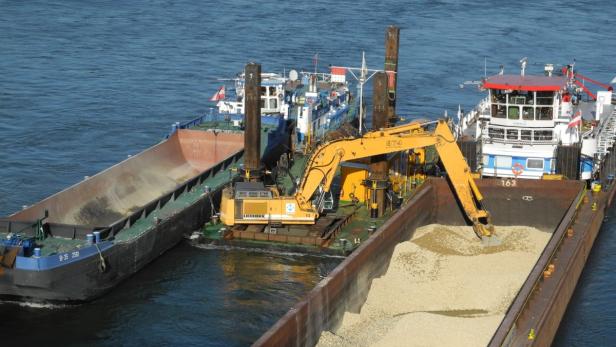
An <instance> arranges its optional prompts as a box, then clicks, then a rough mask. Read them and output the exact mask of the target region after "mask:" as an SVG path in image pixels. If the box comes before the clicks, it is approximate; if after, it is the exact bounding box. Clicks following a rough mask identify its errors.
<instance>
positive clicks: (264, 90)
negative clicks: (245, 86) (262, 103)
mask: <svg viewBox="0 0 616 347" xmlns="http://www.w3.org/2000/svg"><path fill="white" fill-rule="evenodd" d="M266 95H267V87H261V96H266Z"/></svg>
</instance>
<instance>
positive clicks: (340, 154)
mask: <svg viewBox="0 0 616 347" xmlns="http://www.w3.org/2000/svg"><path fill="white" fill-rule="evenodd" d="M432 123H434V122H432ZM428 124H430V123H409V124H405V125H401V126H397V127H391V128H386V129H381V130H375V131H371V132H367V133H365V134H364V135H363V136H360V137H357V138H343V139H338V140H333V141H329V142H326V143H324V144H322V145H320V146H318V147H317V148H316V149H315V150H314V152H313V154H312V155H311V157H310V159H309V160H308V162H307V166H306V170H305V172H304V175H303V177H302V179H301V181H300V184H299V186H298V188H297V190H296V192H295V194H294V195H292V196H281V195H280V193H279V191H278V189H277V188H276V187H266V186H265V185H264V184H263V183H262V182H237V183H236V184H235V185H234V186H233V187H227V188H225V189H224V190H223V193H222V201H221V208H220V209H221V211H220V219H221V221H222V222H223V223H224V224H225V225H228V226H233V225H236V224H269V225H289V224H315V223H316V220H317V218H319V215H320V213H321V212H322V211H323V200H324V196H325V193H326V192H329V189H330V186H331V184H332V181H333V179H334V175H335V173H336V170H337V169H338V166H339V165H340V163H341V162H344V161H350V160H355V159H360V158H367V157H372V156H376V155H381V154H388V153H394V152H399V151H405V150H410V149H415V148H424V147H428V146H432V145H434V146H435V147H436V150H437V152H438V154H439V156H440V159H441V161H442V163H443V165H444V167H445V170H446V171H447V176H448V177H449V180H450V181H451V185H452V186H453V190H454V192H455V194H456V196H457V197H458V199H459V201H460V203H461V204H462V207H463V209H464V212H465V213H466V216H468V218H469V219H470V220H471V222H472V223H473V228H474V230H475V233H476V234H477V235H478V236H479V237H480V238H482V239H483V238H486V237H490V236H492V235H493V233H494V227H493V226H492V224H491V221H490V214H489V213H488V212H487V211H485V210H484V209H482V208H481V207H480V203H481V200H482V199H483V197H482V195H481V193H480V192H479V189H478V188H477V185H476V184H475V181H474V180H473V177H472V175H471V170H470V168H469V167H468V165H467V164H466V161H465V160H464V157H463V156H462V152H461V151H460V148H459V147H458V145H457V143H456V141H455V138H454V136H453V134H452V132H451V130H450V129H449V126H448V125H447V123H446V122H445V121H444V120H439V121H437V122H436V127H435V128H434V129H433V130H427V125H428Z"/></svg>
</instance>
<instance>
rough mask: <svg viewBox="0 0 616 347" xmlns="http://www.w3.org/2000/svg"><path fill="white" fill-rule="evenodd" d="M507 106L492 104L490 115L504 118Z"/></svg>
mask: <svg viewBox="0 0 616 347" xmlns="http://www.w3.org/2000/svg"><path fill="white" fill-rule="evenodd" d="M506 107H507V106H505V105H492V117H494V118H505V117H507V108H506Z"/></svg>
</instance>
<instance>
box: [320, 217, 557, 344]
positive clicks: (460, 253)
mask: <svg viewBox="0 0 616 347" xmlns="http://www.w3.org/2000/svg"><path fill="white" fill-rule="evenodd" d="M496 233H497V235H498V238H499V239H500V240H501V242H502V243H501V244H500V245H498V246H492V247H485V246H483V245H482V243H481V241H480V240H479V239H477V238H476V237H475V233H474V232H473V230H472V228H471V227H457V226H456V227H453V226H443V225H436V224H433V225H428V226H425V227H422V228H420V229H417V231H416V232H415V234H414V236H413V238H412V239H411V240H410V241H407V242H403V243H400V244H399V245H397V246H396V248H395V250H394V253H393V256H392V259H391V263H390V265H389V268H388V269H387V272H386V274H385V275H383V276H382V277H380V278H376V279H374V280H373V282H372V286H371V288H370V292H369V294H368V298H367V300H366V303H365V304H364V305H363V306H362V308H361V312H360V313H359V314H356V313H350V312H347V313H345V315H344V317H343V320H342V323H341V325H340V327H339V328H338V330H337V331H335V332H324V333H323V334H322V335H321V339H320V340H319V343H318V346H323V347H324V346H444V345H448V346H454V345H455V346H485V345H487V344H488V342H489V341H490V339H491V337H492V335H493V334H494V332H495V330H496V328H497V327H498V325H499V324H500V322H501V321H502V319H503V317H504V314H505V312H506V311H507V308H508V307H509V305H510V304H511V302H512V301H513V299H514V297H515V295H516V294H517V292H518V291H519V289H520V287H521V286H522V284H523V283H524V281H525V280H526V277H527V276H528V274H529V272H530V270H531V269H532V268H533V266H534V265H535V263H536V262H537V259H538V258H539V255H540V254H541V251H542V250H543V249H544V248H545V245H546V244H547V242H548V240H549V238H550V236H551V234H550V233H546V232H542V231H540V230H538V229H535V228H529V227H519V226H513V227H498V228H497V229H496Z"/></svg>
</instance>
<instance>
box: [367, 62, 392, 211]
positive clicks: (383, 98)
mask: <svg viewBox="0 0 616 347" xmlns="http://www.w3.org/2000/svg"><path fill="white" fill-rule="evenodd" d="M372 90H373V95H372V130H379V129H382V128H386V127H387V123H388V119H387V107H388V101H389V99H388V95H387V74H386V73H384V72H377V73H376V74H375V75H374V77H373V85H372ZM387 170H388V167H387V156H386V155H379V156H375V157H372V160H371V164H370V172H371V174H370V179H369V180H370V181H371V184H372V187H371V189H372V190H374V194H372V196H373V197H374V198H373V199H372V200H373V201H371V202H370V210H371V215H372V216H374V217H380V216H382V215H383V214H384V213H385V207H386V201H385V191H386V189H385V188H386V187H387V181H388V178H387Z"/></svg>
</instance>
